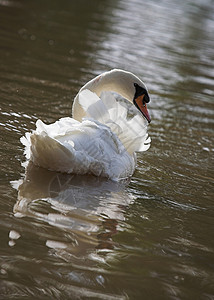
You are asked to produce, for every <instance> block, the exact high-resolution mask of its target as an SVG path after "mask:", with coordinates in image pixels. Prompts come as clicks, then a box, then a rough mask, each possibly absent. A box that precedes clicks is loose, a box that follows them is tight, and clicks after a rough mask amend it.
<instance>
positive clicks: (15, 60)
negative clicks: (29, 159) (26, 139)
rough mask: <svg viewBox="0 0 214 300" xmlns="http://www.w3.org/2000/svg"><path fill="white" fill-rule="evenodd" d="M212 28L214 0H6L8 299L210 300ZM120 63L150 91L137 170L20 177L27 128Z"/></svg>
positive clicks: (213, 244) (1, 213)
mask: <svg viewBox="0 0 214 300" xmlns="http://www.w3.org/2000/svg"><path fill="white" fill-rule="evenodd" d="M213 32H214V6H213V2H212V1H211V0H210V1H209V0H207V1H200V0H196V1H183V0H182V1H176V0H172V1H167V0H162V1H155V0H151V1H145V0H143V1H140V0H131V1H125V0H120V1H119V0H118V1H116V0H114V1H110V0H109V1H104V0H93V1H85V0H79V1H74V0H73V1H72V0H70V1H65V0H63V1H56V0H55V1H48V0H47V1H32V0H29V1H27V0H23V1H21V0H16V1H15V0H14V1H11V0H0V166H1V167H0V188H1V196H0V240H1V243H0V299H110V300H111V299H146V300H147V299H204V300H205V299H214V235H213V228H214V157H213V156H214V88H213V86H214V51H213V49H214V38H213V36H214V35H213ZM111 68H122V69H126V70H128V71H131V72H133V73H135V74H136V75H137V76H139V77H140V78H141V79H142V80H143V81H144V82H145V83H146V85H147V87H148V89H149V91H150V95H151V102H150V105H149V111H150V114H151V117H152V122H151V125H150V126H149V134H150V136H151V138H152V146H151V148H150V149H149V151H147V152H145V153H143V154H139V155H138V166H137V169H136V172H135V173H134V176H133V177H132V178H131V180H130V182H125V183H120V184H115V183H112V182H110V181H106V180H102V179H99V178H95V177H90V176H89V177H87V176H86V177H77V176H68V175H65V174H64V175H62V174H57V173H54V172H49V171H46V170H43V169H39V168H36V167H34V166H32V165H30V166H29V167H28V169H27V173H26V174H25V175H24V172H25V168H24V167H23V166H22V165H21V163H22V162H23V161H24V155H23V147H22V145H21V143H20V141H19V138H20V137H21V136H22V135H23V134H24V133H25V132H26V131H30V130H32V129H34V128H35V121H36V120H37V119H38V118H40V119H42V120H43V121H45V122H47V123H50V122H53V121H55V120H57V119H58V118H60V117H64V116H70V114H71V106H72V101H73V98H74V96H75V94H76V93H77V92H78V90H79V88H80V87H81V86H82V85H83V84H84V83H85V82H87V81H88V80H89V79H91V78H93V77H94V76H95V75H97V74H99V73H101V72H103V71H107V70H109V69H111ZM17 180H20V181H19V184H18V183H17V182H16V185H17V186H18V185H19V190H18V191H17V190H15V189H14V188H13V187H12V185H11V182H12V181H17ZM13 185H14V184H13Z"/></svg>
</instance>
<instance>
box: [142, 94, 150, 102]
mask: <svg viewBox="0 0 214 300" xmlns="http://www.w3.org/2000/svg"><path fill="white" fill-rule="evenodd" d="M149 101H150V99H149V96H148V95H147V94H145V96H144V98H143V102H146V103H149Z"/></svg>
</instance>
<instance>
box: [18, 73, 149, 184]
mask: <svg viewBox="0 0 214 300" xmlns="http://www.w3.org/2000/svg"><path fill="white" fill-rule="evenodd" d="M112 92H114V93H112ZM116 93H117V94H116ZM118 94H119V95H121V96H122V97H124V98H125V99H127V100H129V101H130V102H131V103H132V104H133V103H134V105H131V106H132V110H133V109H135V108H134V107H135V106H136V107H137V108H138V110H140V111H141V113H138V110H137V109H136V114H135V116H134V117H133V116H132V117H130V105H129V106H128V104H127V103H129V102H128V101H125V100H124V101H123V102H120V101H118V99H117V98H118V97H117V96H116V95H118ZM148 102H149V96H148V92H147V89H146V87H145V85H144V83H143V82H142V81H141V80H140V79H139V78H138V77H137V76H135V75H134V74H132V73H130V72H126V71H123V70H118V69H114V70H111V71H109V72H105V73H103V74H101V75H99V76H97V77H95V78H94V79H92V80H91V81H89V82H88V83H87V84H85V85H84V86H83V87H82V88H81V89H80V91H79V93H78V94H77V96H76V97H75V99H74V103H73V107H72V113H73V118H70V117H66V118H62V119H60V120H59V121H56V122H55V123H53V124H50V125H46V124H44V123H43V122H42V121H41V120H38V121H37V122H36V130H35V131H33V132H32V133H29V132H28V133H26V134H25V136H24V137H22V138H21V142H22V144H23V145H25V155H26V158H27V159H30V160H31V161H33V163H34V164H35V165H39V166H41V167H44V168H47V169H50V170H54V171H60V172H66V173H76V174H86V173H89V174H90V173H91V174H94V175H96V176H104V177H108V178H111V179H112V180H119V179H123V178H127V177H129V176H131V175H132V174H133V172H134V170H135V166H136V155H135V151H146V150H147V149H148V148H149V146H150V138H148V134H147V123H148V122H150V117H149V114H148V111H147V108H146V103H148Z"/></svg>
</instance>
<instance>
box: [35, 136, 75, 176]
mask: <svg viewBox="0 0 214 300" xmlns="http://www.w3.org/2000/svg"><path fill="white" fill-rule="evenodd" d="M30 142H31V146H30V152H31V155H30V159H31V160H32V161H33V163H34V164H35V165H38V166H40V167H43V168H47V169H49V170H54V171H60V172H67V173H71V172H72V171H73V168H72V164H73V161H74V154H73V153H72V147H71V149H67V148H66V147H65V146H64V145H62V144H61V143H60V142H59V141H57V140H55V139H54V138H51V137H50V136H48V135H47V134H45V133H43V134H37V133H33V134H31V136H30Z"/></svg>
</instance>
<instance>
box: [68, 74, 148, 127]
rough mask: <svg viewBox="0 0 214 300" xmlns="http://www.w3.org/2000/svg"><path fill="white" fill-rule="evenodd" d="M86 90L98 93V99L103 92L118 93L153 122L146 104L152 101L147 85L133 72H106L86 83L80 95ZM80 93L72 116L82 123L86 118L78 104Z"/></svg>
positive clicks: (75, 101)
mask: <svg viewBox="0 0 214 300" xmlns="http://www.w3.org/2000/svg"><path fill="white" fill-rule="evenodd" d="M84 89H88V90H90V91H91V92H94V93H96V94H97V96H98V97H100V95H101V93H102V92H103V91H112V92H116V93H118V94H120V95H121V96H122V97H124V98H126V99H127V100H129V101H130V102H131V103H133V104H134V105H135V106H136V107H137V108H138V110H139V111H140V112H141V113H142V114H143V116H144V117H145V118H146V119H147V121H148V122H149V123H150V121H151V118H150V116H149V113H148V110H147V107H146V104H147V103H148V102H149V101H150V98H149V95H148V91H147V88H146V86H145V84H144V83H143V82H142V81H141V80H140V79H139V78H138V77H137V76H136V75H134V74H133V73H131V72H127V71H124V70H120V69H113V70H111V71H108V72H104V73H102V74H101V75H98V76H97V77H95V78H93V79H92V80H90V81H89V82H88V83H86V84H85V85H84V86H83V87H82V88H81V89H80V91H79V93H80V92H82V91H83V90H84ZM79 93H78V94H77V95H76V97H75V99H74V103H73V107H72V114H73V118H75V119H76V120H78V121H81V120H82V118H83V117H84V112H83V110H82V108H81V105H80V104H79V102H78V98H79V97H78V96H79Z"/></svg>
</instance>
